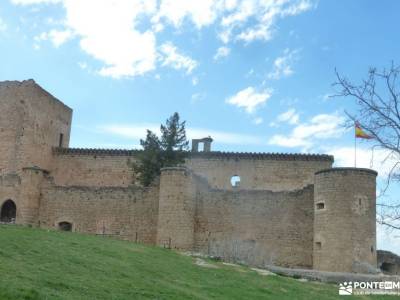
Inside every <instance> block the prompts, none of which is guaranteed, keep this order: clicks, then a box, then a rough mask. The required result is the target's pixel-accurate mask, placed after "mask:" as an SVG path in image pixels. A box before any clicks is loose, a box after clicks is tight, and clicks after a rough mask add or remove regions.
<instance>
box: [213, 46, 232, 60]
mask: <svg viewBox="0 0 400 300" xmlns="http://www.w3.org/2000/svg"><path fill="white" fill-rule="evenodd" d="M229 53H231V49H230V48H228V47H225V46H222V47H219V48H218V49H217V52H216V53H215V55H214V60H218V59H220V58H223V57H227V56H228V55H229Z"/></svg>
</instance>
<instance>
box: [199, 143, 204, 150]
mask: <svg viewBox="0 0 400 300" xmlns="http://www.w3.org/2000/svg"><path fill="white" fill-rule="evenodd" d="M199 152H204V143H203V142H200V143H199Z"/></svg>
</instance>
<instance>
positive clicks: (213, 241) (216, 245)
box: [194, 181, 314, 268]
mask: <svg viewBox="0 0 400 300" xmlns="http://www.w3.org/2000/svg"><path fill="white" fill-rule="evenodd" d="M313 201H314V199H313V186H311V185H309V186H307V187H306V188H304V189H300V190H296V191H290V192H287V191H283V192H272V191H262V190H230V191H226V190H221V189H212V188H209V186H208V184H207V183H206V182H201V181H200V184H198V185H197V194H196V214H195V225H194V228H195V229H194V231H195V244H194V249H195V250H196V251H199V252H202V253H205V254H208V255H212V256H217V257H222V258H224V260H228V261H233V262H242V263H243V262H244V263H247V264H251V265H255V266H264V265H279V266H285V267H301V268H311V267H312V247H313V217H314V211H313Z"/></svg>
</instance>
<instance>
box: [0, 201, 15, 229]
mask: <svg viewBox="0 0 400 300" xmlns="http://www.w3.org/2000/svg"><path fill="white" fill-rule="evenodd" d="M16 216H17V206H16V205H15V203H14V201H12V200H7V201H6V202H4V203H3V205H2V206H1V212H0V222H4V223H15V217H16Z"/></svg>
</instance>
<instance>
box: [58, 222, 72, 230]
mask: <svg viewBox="0 0 400 300" xmlns="http://www.w3.org/2000/svg"><path fill="white" fill-rule="evenodd" d="M58 229H60V230H61V231H72V223H70V222H60V223H58Z"/></svg>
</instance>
